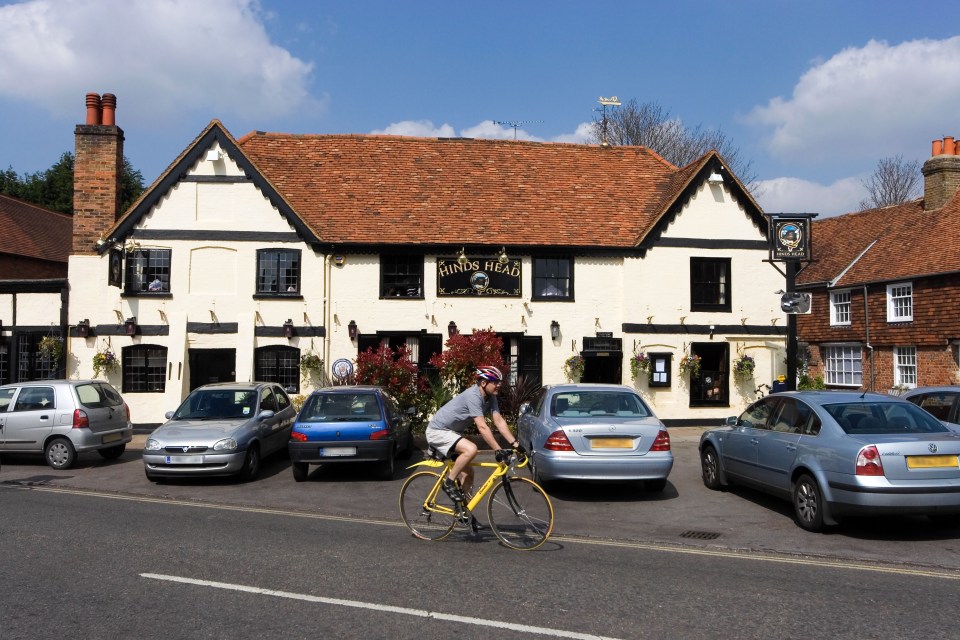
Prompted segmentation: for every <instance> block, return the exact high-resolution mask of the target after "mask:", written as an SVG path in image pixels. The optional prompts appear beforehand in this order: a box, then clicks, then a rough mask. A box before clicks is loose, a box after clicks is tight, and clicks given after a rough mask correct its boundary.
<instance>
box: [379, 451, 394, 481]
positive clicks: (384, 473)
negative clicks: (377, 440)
mask: <svg viewBox="0 0 960 640" xmlns="http://www.w3.org/2000/svg"><path fill="white" fill-rule="evenodd" d="M380 479H381V480H393V456H392V455H390V456H387V459H386V460H384V461H383V463H382V466H381V467H380Z"/></svg>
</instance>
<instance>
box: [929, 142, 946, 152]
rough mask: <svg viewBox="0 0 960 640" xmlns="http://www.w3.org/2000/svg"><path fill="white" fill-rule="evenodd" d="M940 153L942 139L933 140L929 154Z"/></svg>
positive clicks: (941, 150)
mask: <svg viewBox="0 0 960 640" xmlns="http://www.w3.org/2000/svg"><path fill="white" fill-rule="evenodd" d="M941 153H943V140H934V141H933V151H931V152H930V155H931V156H939V155H940V154H941Z"/></svg>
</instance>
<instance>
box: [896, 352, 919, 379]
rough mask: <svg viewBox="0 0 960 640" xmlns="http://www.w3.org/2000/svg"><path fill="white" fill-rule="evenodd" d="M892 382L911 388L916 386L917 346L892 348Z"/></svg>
mask: <svg viewBox="0 0 960 640" xmlns="http://www.w3.org/2000/svg"><path fill="white" fill-rule="evenodd" d="M893 384H894V386H897V387H899V386H904V387H907V388H909V389H912V388H914V387H916V386H917V348H916V347H894V348H893Z"/></svg>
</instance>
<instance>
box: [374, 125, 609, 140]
mask: <svg viewBox="0 0 960 640" xmlns="http://www.w3.org/2000/svg"><path fill="white" fill-rule="evenodd" d="M591 130H592V125H591V123H589V122H584V123H582V124H580V125H579V126H578V127H577V129H576V131H575V132H574V133H565V134H561V135H559V136H555V137H553V138H551V139H550V142H572V143H575V144H587V143H589V142H591V141H592V138H591V137H590V134H591ZM370 133H372V134H387V135H397V136H417V137H421V138H452V137H454V136H460V137H463V138H482V139H486V140H513V139H514V131H513V127H509V126H506V125H500V124H495V123H494V122H493V120H484V121H483V122H480V123H478V124H475V125H473V126H472V127H466V128H464V129H460V131H459V133H457V132H456V129H455V128H454V127H453V125H451V124H447V123H444V124H442V125H440V126H439V127H438V126H435V125H434V124H433V122H432V121H431V120H403V121H400V122H392V123H390V125H389V126H387V127H386V128H384V129H375V130H373V131H371V132H370ZM516 139H517V140H526V141H529V142H544V141H545V139H544V138H540V137H537V136H535V135H532V134H530V133H527V132H526V131H524V130H523V129H521V128H519V127H518V128H517V132H516Z"/></svg>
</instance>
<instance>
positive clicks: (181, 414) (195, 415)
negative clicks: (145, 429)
mask: <svg viewBox="0 0 960 640" xmlns="http://www.w3.org/2000/svg"><path fill="white" fill-rule="evenodd" d="M256 408H257V392H256V391H255V390H252V389H251V390H247V389H196V390H194V391H193V393H191V394H190V395H189V396H187V399H186V400H184V401H183V404H181V405H180V408H179V409H177V411H176V413H174V415H173V419H174V420H225V419H240V418H250V417H253V415H254V414H255V412H256Z"/></svg>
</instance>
